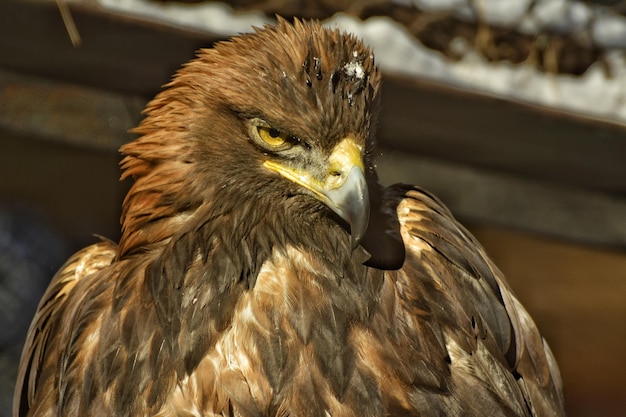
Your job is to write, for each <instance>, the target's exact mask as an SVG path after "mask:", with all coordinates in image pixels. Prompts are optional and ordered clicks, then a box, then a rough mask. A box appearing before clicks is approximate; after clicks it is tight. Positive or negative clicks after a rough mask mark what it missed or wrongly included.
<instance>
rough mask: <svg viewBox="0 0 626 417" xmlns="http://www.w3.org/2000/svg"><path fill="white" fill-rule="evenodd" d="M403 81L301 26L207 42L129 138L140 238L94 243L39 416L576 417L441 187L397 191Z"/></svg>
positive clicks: (27, 407)
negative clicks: (386, 104)
mask: <svg viewBox="0 0 626 417" xmlns="http://www.w3.org/2000/svg"><path fill="white" fill-rule="evenodd" d="M380 83H381V75H380V72H379V70H378V69H377V67H376V65H375V63H374V57H373V54H372V52H371V51H370V50H369V49H368V48H367V47H366V46H365V45H363V43H362V42H361V41H360V40H358V39H356V38H355V37H353V36H351V35H348V34H344V33H341V32H339V31H338V30H329V29H324V28H322V27H321V26H320V25H319V24H318V23H316V22H301V21H298V20H296V21H295V22H294V23H289V22H287V21H285V20H282V19H279V21H278V23H277V24H276V25H275V26H268V27H265V28H263V29H257V30H256V31H255V32H254V33H250V34H244V35H240V36H237V37H234V38H233V39H232V40H230V41H228V42H222V43H219V44H217V45H216V46H215V47H214V48H211V49H204V50H201V51H199V53H198V56H197V58H196V59H194V60H192V61H191V62H189V63H187V64H186V65H185V66H184V67H182V69H180V71H179V72H178V73H177V74H176V75H175V76H174V78H173V79H172V81H171V82H170V83H169V84H168V85H167V86H166V87H165V89H164V90H163V91H162V92H161V93H160V94H158V95H157V96H156V97H155V98H154V100H152V101H151V102H150V103H149V105H148V107H147V109H146V117H145V119H144V120H143V121H142V122H141V124H140V125H139V127H137V128H136V130H135V132H136V133H137V134H139V138H138V139H136V140H135V141H133V142H131V143H129V144H127V145H125V146H124V147H122V150H121V151H122V153H123V154H124V160H123V162H122V168H123V169H124V174H123V177H125V178H126V177H129V178H132V179H133V181H134V183H133V186H132V188H131V189H130V191H129V192H128V195H127V196H126V199H125V201H124V206H123V214H122V219H121V221H122V237H121V239H120V242H119V243H118V244H114V243H112V242H108V241H104V242H101V243H97V244H95V245H93V246H90V247H88V248H86V249H83V250H82V251H80V252H78V253H77V254H76V255H74V256H73V257H72V258H71V259H70V260H69V261H68V262H67V263H66V264H65V266H63V267H62V268H61V270H60V271H59V272H58V273H57V275H56V276H55V277H54V279H53V281H52V283H51V284H50V287H49V289H48V291H47V292H46V294H45V295H44V297H43V299H42V301H41V303H40V305H39V308H38V310H37V313H36V315H35V318H34V320H33V324H32V326H31V328H30V330H29V334H28V339H27V342H26V346H25V347H24V352H23V355H22V361H21V364H20V371H19V380H18V381H17V389H16V394H15V405H14V410H13V415H14V417H19V416H30V417H36V416H37V417H38V416H47V417H52V416H64V417H67V416H81V417H89V416H106V417H111V416H162V417H166V416H242V417H243V416H246V417H248V416H249V417H252V416H291V417H296V416H320V417H321V416H334V417H340V416H360V417H362V416H372V417H374V416H563V415H564V410H563V394H562V386H561V385H562V384H561V379H560V376H559V371H558V368H557V365H556V362H555V360H554V358H553V356H552V354H551V352H550V349H549V348H548V345H547V343H546V342H545V341H544V340H543V339H542V337H541V335H540V333H539V332H538V330H537V328H536V326H535V324H534V323H533V321H532V319H531V318H530V316H529V315H528V313H527V312H526V310H524V308H523V307H522V305H521V304H520V302H519V301H518V300H517V298H516V297H515V295H514V294H513V293H512V291H511V289H510V288H509V286H508V285H507V284H506V281H505V279H504V277H503V276H502V273H501V272H500V271H499V270H498V269H497V268H496V267H495V265H494V264H493V263H492V262H491V260H490V259H489V258H488V257H487V255H486V254H485V251H484V250H483V248H482V247H481V246H480V244H478V243H477V242H476V240H475V239H474V238H473V237H472V236H471V234H470V233H469V232H468V231H467V230H465V229H464V228H463V227H462V226H461V225H460V224H459V223H458V222H457V221H456V220H455V219H454V218H453V217H452V215H451V214H450V212H449V211H448V210H447V209H446V208H445V207H444V206H443V205H442V204H441V203H440V202H439V201H438V200H437V199H436V198H435V197H434V196H432V195H430V194H429V193H428V192H426V191H424V190H422V189H420V188H418V187H414V186H407V185H396V186H392V187H389V188H386V189H385V188H383V187H381V186H380V185H379V184H378V182H377V177H376V172H375V169H374V166H373V163H372V160H371V155H372V154H373V147H374V134H375V132H374V130H375V125H376V118H377V108H378V102H379V97H380Z"/></svg>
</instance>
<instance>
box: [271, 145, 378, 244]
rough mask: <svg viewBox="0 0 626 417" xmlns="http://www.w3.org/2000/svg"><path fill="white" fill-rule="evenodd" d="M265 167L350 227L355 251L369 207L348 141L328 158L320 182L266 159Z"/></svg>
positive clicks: (357, 153)
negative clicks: (313, 197) (295, 186)
mask: <svg viewBox="0 0 626 417" xmlns="http://www.w3.org/2000/svg"><path fill="white" fill-rule="evenodd" d="M263 165H264V166H265V167H266V168H268V169H270V170H272V171H274V172H277V173H278V174H280V175H282V176H283V177H285V178H287V179H289V180H291V181H293V182H295V183H296V184H299V185H301V186H302V187H304V188H306V189H308V190H310V191H312V192H313V194H314V195H315V196H316V197H317V198H318V199H319V200H320V201H322V202H323V203H324V204H326V206H328V208H330V209H331V210H332V211H333V212H335V213H336V214H337V215H338V216H339V217H341V218H342V219H344V220H345V221H346V222H347V223H348V224H349V225H350V234H351V236H352V247H353V248H356V247H357V245H358V244H359V242H360V241H361V239H363V236H364V235H365V232H366V230H367V225H368V223H369V215H370V204H369V194H368V188H367V181H366V180H365V167H364V164H363V158H362V156H361V147H360V146H359V145H357V144H356V142H354V140H353V139H351V138H346V139H343V140H342V141H341V142H339V143H338V144H337V146H335V148H334V149H333V152H332V153H331V154H330V156H329V157H328V168H327V170H326V174H325V176H324V178H323V179H321V180H320V179H318V178H316V177H314V176H312V175H311V174H310V173H309V172H307V171H300V170H297V169H294V168H292V167H288V166H285V165H281V164H278V163H276V162H274V161H271V160H267V161H265V163H264V164H263Z"/></svg>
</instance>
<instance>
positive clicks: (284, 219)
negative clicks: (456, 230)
mask: <svg viewBox="0 0 626 417" xmlns="http://www.w3.org/2000/svg"><path fill="white" fill-rule="evenodd" d="M380 84H381V75H380V72H379V70H378V68H377V66H376V65H375V62H374V57H373V54H372V51H371V50H370V49H369V48H368V47H366V46H365V45H364V44H363V43H362V42H361V41H360V40H358V39H357V38H355V37H354V36H353V35H350V34H345V33H341V32H340V31H339V30H336V29H335V30H326V29H324V28H322V26H321V25H320V24H319V23H318V22H301V21H298V20H296V21H295V22H294V23H293V24H292V23H289V22H287V21H285V20H283V19H279V22H278V24H277V25H275V26H267V27H265V28H263V29H256V31H255V32H253V33H249V34H245V35H242V36H238V37H235V38H233V39H231V40H230V41H227V42H219V43H217V44H216V45H215V47H214V48H211V49H204V50H201V51H200V52H199V54H198V56H197V58H196V59H195V60H192V61H190V62H189V63H187V64H186V65H185V66H184V67H183V68H182V69H181V70H180V71H178V73H177V74H176V75H175V77H174V78H173V80H172V81H171V82H170V83H169V84H167V85H166V89H165V90H164V91H163V92H161V93H160V94H159V95H157V97H156V98H155V99H154V100H153V101H152V102H151V103H150V104H149V105H148V107H147V109H146V115H147V116H146V118H145V119H144V121H143V122H142V123H141V125H140V126H139V127H138V128H137V129H136V130H135V132H136V133H139V134H140V135H142V136H141V137H140V138H139V139H138V140H136V141H134V142H132V143H130V144H128V145H126V146H124V147H123V148H122V152H123V153H124V154H125V155H126V157H125V159H124V160H123V162H122V164H123V167H124V169H125V173H124V177H126V176H132V177H134V179H135V183H134V185H133V187H132V189H131V191H130V192H129V194H128V196H127V198H126V201H125V203H124V211H123V218H122V222H123V236H122V239H121V242H120V249H119V252H120V255H121V256H123V255H125V254H129V253H132V252H134V251H136V250H138V249H140V248H142V249H141V250H145V246H146V245H148V246H151V245H155V244H158V243H159V242H162V241H165V240H167V239H169V238H170V237H172V236H173V235H175V234H176V233H177V231H179V230H180V229H181V227H183V226H182V223H184V222H185V221H186V220H188V218H189V217H193V218H194V220H195V221H196V223H197V222H204V221H206V220H207V218H216V217H222V218H228V219H231V222H232V223H233V227H235V228H236V227H237V225H243V224H244V223H245V224H258V223H265V224H268V227H269V228H271V224H272V223H274V224H278V223H280V224H286V225H289V224H295V225H297V226H298V227H299V229H298V231H297V232H295V231H294V232H293V233H290V232H289V230H287V231H285V232H284V235H285V236H290V235H293V234H296V233H300V234H301V229H302V228H301V227H300V226H302V224H303V223H304V224H305V225H311V226H312V227H313V226H314V225H317V224H318V223H319V222H322V223H324V226H325V227H326V229H327V230H333V234H334V226H337V225H339V226H340V227H341V228H342V229H344V233H343V234H342V236H348V235H347V234H346V233H345V232H348V233H349V234H350V235H349V236H348V238H349V240H350V242H349V244H350V246H351V247H352V248H354V247H356V246H357V244H358V243H360V242H361V243H362V244H363V245H364V246H367V245H366V243H368V242H369V244H370V246H371V245H372V244H373V243H374V242H378V241H379V240H380V239H378V237H376V238H374V237H369V238H366V237H365V235H366V231H367V230H368V228H369V229H370V230H371V231H372V233H370V234H374V233H376V229H377V226H376V222H377V220H375V219H374V220H371V219H370V211H371V210H370V207H371V206H372V201H374V202H376V201H378V198H377V196H376V195H375V194H377V193H378V192H379V190H380V188H379V187H378V185H377V177H376V173H375V170H374V165H373V162H372V160H371V155H372V148H373V141H374V130H375V124H376V117H377V109H378V101H379V87H380ZM372 194H374V195H372ZM374 211H375V212H376V214H378V213H379V212H380V210H379V209H378V208H376V209H375V210H374ZM200 212H202V213H203V214H202V216H200ZM263 212H273V213H274V214H273V215H274V216H275V218H274V219H267V218H266V217H263V216H262V215H261V214H260V213H263ZM201 217H203V218H201ZM244 218H245V219H246V222H242V221H241V219H244ZM238 219H239V220H238ZM329 220H330V221H332V222H333V223H334V224H333V225H329V223H328V221H329ZM241 227H244V226H241ZM313 228H314V229H315V230H316V233H318V234H319V233H320V231H321V230H324V228H323V227H322V228H318V227H313ZM146 232H148V233H146ZM250 233H251V231H250V228H249V226H246V227H245V230H243V229H240V230H239V232H233V238H232V240H233V241H234V242H235V243H236V242H237V241H238V240H240V239H242V238H243V237H245V236H248V235H249V234H250ZM148 237H149V238H150V241H147V239H148ZM292 240H296V241H298V240H300V241H302V240H306V238H304V239H303V238H302V237H295V238H294V239H292ZM313 246H315V245H313ZM387 246H388V245H387ZM398 248H401V245H396V246H395V247H394V250H395V251H394V253H398V252H400V253H402V250H400V251H398ZM370 252H373V251H372V250H370ZM389 252H390V253H391V252H392V251H389ZM372 259H373V258H372ZM370 262H371V259H370ZM395 263H396V264H398V262H397V261H396V262H395ZM396 266H399V265H396Z"/></svg>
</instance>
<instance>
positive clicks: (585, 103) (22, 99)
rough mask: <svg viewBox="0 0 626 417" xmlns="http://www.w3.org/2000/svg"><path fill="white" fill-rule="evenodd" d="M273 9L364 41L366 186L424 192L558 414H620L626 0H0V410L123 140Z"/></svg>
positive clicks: (119, 191) (94, 231)
mask: <svg viewBox="0 0 626 417" xmlns="http://www.w3.org/2000/svg"><path fill="white" fill-rule="evenodd" d="M275 14H280V15H283V16H285V17H293V16H299V17H305V18H317V19H320V20H322V21H323V23H324V24H325V25H328V26H330V27H336V26H337V27H340V28H342V29H345V30H348V31H351V32H354V33H355V34H357V35H358V36H360V37H362V38H364V40H365V41H366V43H368V44H370V45H371V46H372V47H373V48H374V50H375V53H376V59H377V62H378V63H379V65H380V66H381V68H382V70H383V74H384V93H383V101H382V114H381V122H380V126H379V139H380V147H379V151H378V152H377V158H378V161H377V163H378V168H379V172H380V175H381V180H382V181H383V182H385V183H394V182H407V183H413V184H419V185H421V186H423V187H425V188H427V189H430V190H431V191H433V192H434V193H435V194H437V195H438V196H439V197H440V198H441V199H442V200H443V201H444V202H445V203H446V204H447V205H448V206H449V207H450V208H451V210H452V211H453V213H455V215H456V216H457V217H458V218H459V219H460V220H461V221H462V222H463V223H464V224H466V225H467V226H468V227H469V228H470V229H471V231H472V232H473V233H474V234H475V235H476V236H477V237H478V239H479V240H480V241H481V242H482V243H483V244H484V246H485V247H486V248H487V251H488V252H489V253H490V255H491V256H492V257H493V258H494V259H495V261H496V263H497V264H498V265H499V266H500V268H501V269H502V270H503V271H504V272H505V274H506V275H507V277H508V279H509V281H510V283H511V285H512V287H513V288H514V290H515V292H516V293H517V295H518V296H519V298H520V299H521V300H522V302H523V303H524V305H525V306H526V307H527V309H528V310H529V311H530V313H531V315H532V316H533V317H534V319H535V321H536V322H537V323H538V325H539V328H540V330H541V331H542V333H543V334H544V336H545V337H546V339H547V340H548V341H549V343H550V345H551V347H552V350H553V351H554V353H555V356H556V357H557V360H558V362H559V364H560V368H561V372H562V374H563V379H564V382H565V394H566V403H567V409H568V413H569V415H570V416H571V417H583V416H588V417H592V416H598V417H610V416H626V383H625V382H624V378H623V376H624V375H625V374H626V17H625V16H626V1H624V0H622V1H619V0H615V1H612V0H598V1H566V0H446V1H441V0H368V1H361V2H352V1H346V0H337V1H331V0H302V1H289V2H288V1H282V0H265V1H262V0H259V1H255V0H240V1H230V2H209V1H157V0H71V1H70V0H57V1H53V0H38V1H37V0H33V1H17V0H3V1H2V2H0V417H4V416H7V417H8V416H9V415H10V408H11V401H12V399H11V397H12V392H13V384H14V379H15V373H16V366H17V362H18V360H19V354H20V349H21V345H22V343H23V339H24V337H25V334H26V330H27V327H28V324H29V322H30V320H31V318H32V315H33V313H34V310H35V308H36V305H37V303H38V300H39V298H40V296H41V294H42V293H43V291H44V289H45V288H46V285H47V283H48V282H49V280H50V278H51V277H52V275H53V274H54V272H55V271H56V270H57V269H58V268H59V266H60V265H61V264H62V262H63V261H64V260H65V259H66V258H67V257H68V256H69V255H70V254H71V253H72V252H73V251H75V250H77V249H79V248H81V247H83V246H85V245H87V244H90V243H93V242H95V241H96V240H97V238H96V237H95V236H94V235H101V236H105V237H107V238H110V239H113V240H116V239H117V238H118V237H119V215H120V206H121V202H122V199H123V197H124V194H125V191H126V189H127V187H128V185H129V184H127V183H123V182H119V181H118V178H119V174H120V172H119V168H118V165H117V164H118V162H119V159H120V158H119V154H118V152H117V149H118V148H119V146H120V145H121V144H123V143H125V142H127V141H129V140H132V138H133V136H132V135H131V134H129V133H127V131H128V129H130V128H132V127H133V126H135V125H136V124H137V123H138V121H139V120H140V119H141V110H142V108H143V107H144V105H145V104H146V102H147V101H148V100H149V99H150V98H151V97H152V96H153V95H154V94H155V93H156V92H158V91H159V89H160V86H161V85H162V84H164V83H165V82H167V81H168V79H169V78H170V76H171V74H172V73H173V72H174V71H175V70H176V69H177V68H178V67H179V66H180V64H182V63H183V62H185V61H187V60H188V59H190V58H192V57H193V56H194V51H196V50H197V49H198V48H201V47H211V46H212V44H213V43H214V42H215V41H218V40H223V39H227V38H228V37H229V36H231V35H233V34H236V33H240V32H246V31H249V30H251V27H252V26H261V25H263V24H265V23H271V22H272V21H274V16H275Z"/></svg>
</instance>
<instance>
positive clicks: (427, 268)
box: [386, 186, 564, 416]
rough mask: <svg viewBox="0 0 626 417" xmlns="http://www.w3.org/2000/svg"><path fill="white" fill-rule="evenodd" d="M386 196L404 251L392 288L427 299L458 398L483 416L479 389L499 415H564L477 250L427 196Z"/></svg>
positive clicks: (522, 325)
mask: <svg viewBox="0 0 626 417" xmlns="http://www.w3.org/2000/svg"><path fill="white" fill-rule="evenodd" d="M386 195H387V198H389V199H392V200H393V199H395V200H396V201H397V204H398V208H397V212H398V220H399V224H400V228H401V234H402V237H403V240H404V241H405V245H406V254H407V255H406V260H405V263H404V265H403V267H402V268H401V269H400V270H399V271H398V272H397V274H398V277H399V278H401V277H402V276H405V277H404V278H403V279H399V280H398V282H402V281H405V282H410V283H411V284H410V285H413V286H418V287H420V288H421V289H422V291H426V292H427V293H425V294H422V297H423V301H422V303H423V304H426V305H429V306H430V307H429V308H427V310H428V311H429V312H430V315H429V316H428V318H429V320H430V325H431V326H432V327H435V328H437V327H439V330H438V331H436V332H435V334H437V333H438V332H439V331H440V332H441V333H442V334H443V335H444V338H445V340H446V349H447V350H448V355H449V357H450V360H451V365H450V366H451V372H452V376H451V378H452V388H451V389H452V390H456V392H455V393H454V394H455V395H457V398H462V399H463V400H462V401H466V404H467V406H468V407H469V408H474V407H472V404H474V405H475V409H476V410H481V409H482V410H484V408H483V407H485V406H487V405H486V404H484V403H480V404H478V403H477V401H479V397H480V396H477V395H476V389H477V388H476V387H477V386H482V387H483V388H484V390H485V392H486V394H485V395H487V396H491V397H492V399H493V401H494V403H495V404H500V407H501V412H502V413H513V414H514V415H537V416H552V415H554V416H556V415H564V411H563V410H564V408H563V397H562V382H561V379H560V375H559V374H558V368H557V367H556V363H555V361H554V358H553V356H552V353H551V352H550V350H549V347H548V346H547V344H546V342H545V341H544V340H543V338H542V337H541V335H540V333H539V331H538V330H537V327H536V325H535V323H534V322H533V321H532V319H531V317H530V315H529V314H528V313H527V312H526V310H525V309H524V307H523V306H522V305H521V303H520V302H519V301H518V300H517V298H516V297H515V295H514V294H513V292H512V290H511V289H510V287H509V285H508V284H507V283H506V280H505V278H504V276H503V274H502V272H500V270H499V269H498V268H497V267H496V266H495V265H494V264H493V262H492V261H491V260H490V259H489V257H488V256H487V254H486V252H485V250H484V249H483V247H482V246H481V245H480V244H479V243H478V242H477V241H476V239H475V238H474V237H473V236H472V235H471V233H470V232H469V231H467V230H466V229H465V228H464V227H463V226H461V225H460V224H459V223H458V222H457V221H456V220H455V219H454V217H453V216H452V214H451V213H450V211H449V210H448V209H447V208H446V207H445V206H444V205H443V204H442V203H441V202H440V201H439V200H438V199H437V198H436V197H434V196H433V195H431V194H429V193H428V192H427V191H425V190H422V189H420V188H417V187H410V186H394V187H390V188H389V189H388V190H387V191H386ZM426 280H430V281H432V282H434V283H436V284H437V285H435V286H434V287H432V286H431V287H428V286H427V283H425V281H426ZM425 288H428V290H424V289H425ZM482 398H485V396H483V397H482ZM480 401H482V400H480ZM520 403H521V404H520ZM520 407H522V408H520ZM502 410H504V411H502ZM496 414H497V413H495V414H494V415H496Z"/></svg>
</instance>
